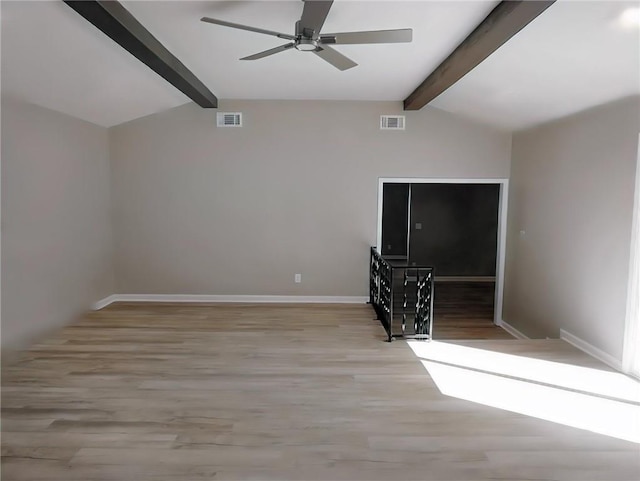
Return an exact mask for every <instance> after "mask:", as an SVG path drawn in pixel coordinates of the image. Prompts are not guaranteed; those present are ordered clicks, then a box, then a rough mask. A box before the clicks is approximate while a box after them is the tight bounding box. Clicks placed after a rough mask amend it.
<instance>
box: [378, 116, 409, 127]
mask: <svg viewBox="0 0 640 481" xmlns="http://www.w3.org/2000/svg"><path fill="white" fill-rule="evenodd" d="M380 130H404V115H381V116H380Z"/></svg>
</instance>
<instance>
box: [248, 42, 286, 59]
mask: <svg viewBox="0 0 640 481" xmlns="http://www.w3.org/2000/svg"><path fill="white" fill-rule="evenodd" d="M294 45H295V43H285V44H284V45H280V46H279V47H275V48H270V49H269V50H265V51H264V52H259V53H254V54H253V55H249V56H248V57H243V58H241V59H240V60H258V59H259V58H263V57H268V56H269V55H273V54H276V53H280V52H284V51H285V50H289V49H290V48H291V47H293V46H294Z"/></svg>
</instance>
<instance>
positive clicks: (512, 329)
mask: <svg viewBox="0 0 640 481" xmlns="http://www.w3.org/2000/svg"><path fill="white" fill-rule="evenodd" d="M498 326H500V327H501V328H502V329H504V330H505V331H507V332H508V333H509V334H511V335H512V336H513V337H515V338H516V339H529V336H527V335H526V334H524V333H522V332H520V331H519V330H517V329H516V328H515V327H513V326H512V325H511V324H509V323H508V322H505V321H504V320H502V319H500V322H499V323H498Z"/></svg>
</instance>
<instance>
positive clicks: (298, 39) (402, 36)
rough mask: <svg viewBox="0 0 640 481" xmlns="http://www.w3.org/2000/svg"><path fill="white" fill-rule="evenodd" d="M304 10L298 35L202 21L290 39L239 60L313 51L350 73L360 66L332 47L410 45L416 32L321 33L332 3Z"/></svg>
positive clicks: (318, 1)
mask: <svg viewBox="0 0 640 481" xmlns="http://www.w3.org/2000/svg"><path fill="white" fill-rule="evenodd" d="M303 1H304V7H303V10H302V16H301V17H300V20H298V21H297V22H296V27H295V32H296V33H295V35H289V34H287V33H281V32H274V31H272V30H265V29H262V28H256V27H250V26H248V25H241V24H238V23H231V22H227V21H224V20H218V19H216V18H209V17H202V18H201V19H200V20H201V21H203V22H207V23H213V24H216V25H222V26H225V27H231V28H239V29H241V30H248V31H250V32H256V33H263V34H265V35H272V36H274V37H278V38H284V39H287V40H290V42H289V43H285V44H284V45H280V46H279V47H275V48H270V49H269V50H265V51H263V52H259V53H256V54H254V55H249V56H248V57H244V58H241V59H240V60H258V59H259V58H264V57H268V56H269V55H273V54H276V53H280V52H284V51H285V50H289V49H291V48H295V49H296V50H299V51H301V52H313V53H315V54H316V55H317V56H318V57H320V58H321V59H323V60H325V61H327V62H329V63H330V64H331V65H333V66H334V67H336V68H337V69H339V70H347V69H350V68H352V67H355V66H356V65H358V64H357V63H355V62H354V61H353V60H351V59H350V58H348V57H345V56H344V55H342V54H341V53H340V52H338V51H337V50H334V49H333V48H331V47H330V45H347V44H350V45H354V44H370V43H404V42H411V39H412V35H413V31H412V30H411V29H410V28H402V29H396V30H376V31H366V32H342V33H326V34H321V33H320V30H321V29H322V25H324V22H325V20H326V18H327V15H328V14H329V9H331V4H332V3H333V0H329V1H324V0H303Z"/></svg>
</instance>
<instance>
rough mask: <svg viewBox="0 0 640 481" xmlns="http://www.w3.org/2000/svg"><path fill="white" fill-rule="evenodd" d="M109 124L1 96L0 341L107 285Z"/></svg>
mask: <svg viewBox="0 0 640 481" xmlns="http://www.w3.org/2000/svg"><path fill="white" fill-rule="evenodd" d="M109 175H110V172H109V150H108V133H107V129H105V128H102V127H97V126H95V125H92V124H89V123H87V122H83V121H81V120H77V119H74V118H72V117H69V116H66V115H62V114H59V113H56V112H53V111H50V110H46V109H43V108H41V107H36V106H32V105H26V104H19V103H15V102H10V101H7V100H6V99H3V100H2V348H3V352H5V350H7V349H8V350H9V351H12V350H14V349H20V348H22V347H24V346H26V345H27V344H28V343H30V342H31V341H32V340H33V339H36V338H38V337H40V336H42V335H43V334H45V333H47V332H48V331H50V330H53V329H55V328H57V327H60V326H62V325H64V324H66V323H68V322H70V321H73V320H74V318H75V317H76V316H78V315H80V314H81V313H82V312H83V311H85V310H87V309H89V308H90V306H91V304H92V303H94V302H95V301H97V300H99V299H101V298H103V297H105V296H107V295H109V294H112V293H113V272H112V251H111V244H112V232H111V222H110V207H109V203H110V192H109Z"/></svg>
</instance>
